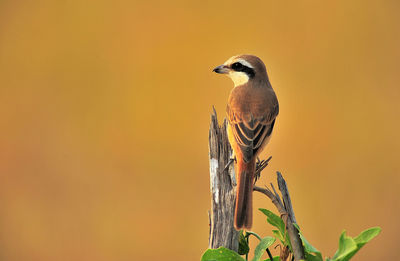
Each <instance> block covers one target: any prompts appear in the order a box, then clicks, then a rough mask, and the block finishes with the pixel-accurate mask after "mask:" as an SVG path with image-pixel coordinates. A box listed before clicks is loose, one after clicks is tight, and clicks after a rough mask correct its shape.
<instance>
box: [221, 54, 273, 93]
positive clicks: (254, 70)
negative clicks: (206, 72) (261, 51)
mask: <svg viewBox="0 0 400 261" xmlns="http://www.w3.org/2000/svg"><path fill="white" fill-rule="evenodd" d="M213 72H216V73H221V74H226V75H227V76H229V77H230V78H231V79H232V81H233V83H234V85H235V86H239V85H243V84H246V83H247V82H249V81H253V82H263V81H268V76H267V71H266V69H265V65H264V63H263V62H262V61H261V59H260V58H258V57H257V56H254V55H248V54H243V55H236V56H233V57H231V58H229V59H228V60H227V61H226V62H225V63H224V64H222V65H220V66H217V67H216V68H214V70H213Z"/></svg>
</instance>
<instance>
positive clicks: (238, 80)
mask: <svg viewBox="0 0 400 261" xmlns="http://www.w3.org/2000/svg"><path fill="white" fill-rule="evenodd" d="M228 76H229V77H230V78H231V79H232V81H233V84H234V85H235V87H236V86H239V85H243V84H245V83H247V82H248V81H249V76H248V75H247V74H246V73H244V72H235V71H230V72H229V74H228Z"/></svg>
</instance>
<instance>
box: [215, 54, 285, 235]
mask: <svg viewBox="0 0 400 261" xmlns="http://www.w3.org/2000/svg"><path fill="white" fill-rule="evenodd" d="M213 71H214V72H216V73H219V74H225V75H227V76H228V77H230V78H231V79H232V81H233V83H234V88H233V89H232V90H231V93H230V95H229V99H228V104H227V108H226V110H227V118H228V126H227V135H228V140H229V143H230V145H231V147H232V149H233V153H234V158H235V159H236V173H237V189H236V203H235V216H234V227H235V229H236V230H240V229H248V230H249V229H250V228H251V227H252V223H253V205H252V204H253V200H252V199H253V196H252V193H253V187H254V176H255V170H256V159H257V157H258V155H260V153H261V151H262V150H263V149H264V148H265V146H266V145H267V144H268V142H269V140H270V138H271V134H272V130H273V129H274V125H275V120H276V117H277V116H278V113H279V103H278V99H277V97H276V94H275V92H274V90H273V89H272V86H271V83H270V81H269V78H268V74H267V70H266V68H265V65H264V63H263V61H262V60H261V59H260V58H258V57H257V56H254V55H249V54H242V55H236V56H233V57H231V58H229V59H228V60H227V61H226V62H225V63H224V64H222V65H220V66H218V67H216V68H214V69H213Z"/></svg>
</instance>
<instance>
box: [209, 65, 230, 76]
mask: <svg viewBox="0 0 400 261" xmlns="http://www.w3.org/2000/svg"><path fill="white" fill-rule="evenodd" d="M213 72H216V73H222V74H226V73H229V67H228V66H226V65H224V64H223V65H220V66H217V67H215V68H214V70H213Z"/></svg>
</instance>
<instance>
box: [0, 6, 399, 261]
mask: <svg viewBox="0 0 400 261" xmlns="http://www.w3.org/2000/svg"><path fill="white" fill-rule="evenodd" d="M399 12H400V4H399V2H398V1H394V0H392V1H390V0H386V1H379V0H368V1H365V0H355V1H347V0H340V1H316V0H315V1H276V0H260V1H232V0H230V1H227V0H220V1H210V0H203V1H187V0H181V1H180V0H171V1H49V0H47V1H6V0H3V1H0V133H1V135H0V259H1V260H5V261H9V260H10V261H11V260H40V261H46V260H57V261H58V260H95V261H102V260H104V261H106V260H107V261H109V260H118V261H119V260H182V261H186V260H199V259H200V256H201V254H202V252H203V251H204V250H205V249H206V247H207V244H208V242H207V241H208V217H207V210H208V209H209V207H210V195H209V173H208V167H209V166H208V154H207V153H208V149H207V146H208V144H207V141H208V126H209V115H210V112H211V110H212V109H211V108H212V105H215V107H216V110H217V111H218V113H219V118H220V119H222V118H223V116H224V115H225V105H226V101H227V98H228V95H229V92H230V89H231V88H232V87H233V84H232V83H231V81H230V80H229V79H227V78H225V77H223V76H220V75H216V74H214V73H212V72H211V70H212V69H213V68H214V67H215V66H217V65H219V64H221V63H223V62H224V61H225V60H226V59H228V58H229V57H230V56H232V55H235V54H240V53H251V54H256V55H258V56H259V57H260V58H262V59H263V61H264V62H265V64H266V66H267V68H268V73H269V76H270V80H271V83H272V85H273V87H274V89H275V91H276V93H277V96H278V99H279V102H280V106H281V110H280V115H279V117H278V120H277V122H276V125H275V126H276V128H275V130H274V135H273V138H272V140H271V143H270V145H269V146H268V148H267V150H266V151H265V153H264V155H265V156H264V157H266V156H267V155H272V156H273V159H272V161H271V164H270V166H269V167H268V168H267V169H266V170H265V171H264V172H263V174H262V180H261V183H259V184H267V183H269V182H271V181H275V174H274V172H275V171H276V170H280V171H282V172H283V174H284V176H285V178H286V180H287V182H288V183H289V189H290V192H291V195H292V199H293V203H294V209H295V213H296V215H297V219H298V222H299V224H300V226H301V227H302V229H303V231H304V234H305V236H306V237H307V238H308V240H309V241H310V242H311V243H312V244H313V245H314V246H315V247H317V248H318V249H319V250H321V251H322V253H323V255H324V256H332V255H333V254H334V251H335V250H336V249H337V243H338V238H339V234H340V233H341V231H342V229H344V228H345V229H347V231H348V233H349V234H350V235H352V236H355V235H357V234H358V233H359V232H360V231H361V230H363V229H366V228H368V227H372V226H376V225H379V226H381V227H382V229H383V231H382V233H381V234H380V235H379V236H378V237H377V238H375V239H374V240H373V241H372V242H371V243H370V244H368V245H366V246H365V247H364V249H362V250H361V251H360V253H359V254H357V256H356V257H355V258H354V260H397V259H399V258H400V256H399V251H398V234H399V233H400V225H399V218H400V215H399V214H400V209H399V206H400V193H399V190H400V189H399V186H400V176H399V170H400V167H399V166H400V162H399V156H400V139H399V132H400V119H399V116H400V106H399V101H400V87H399V83H400V72H399V66H400V48H399V46H400V26H399V25H400V24H399V22H400V16H399ZM254 207H255V209H257V208H259V207H264V208H269V209H271V210H273V211H275V208H274V206H273V205H272V204H271V203H270V202H269V200H268V199H267V198H265V197H263V196H261V195H259V194H255V202H254ZM254 216H255V217H254V227H253V230H254V231H256V232H258V233H259V234H261V235H263V236H266V235H271V227H270V226H268V225H266V219H265V217H264V216H263V215H262V214H261V213H259V212H258V211H256V212H255V214H254ZM254 242H255V241H253V243H252V244H254Z"/></svg>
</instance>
